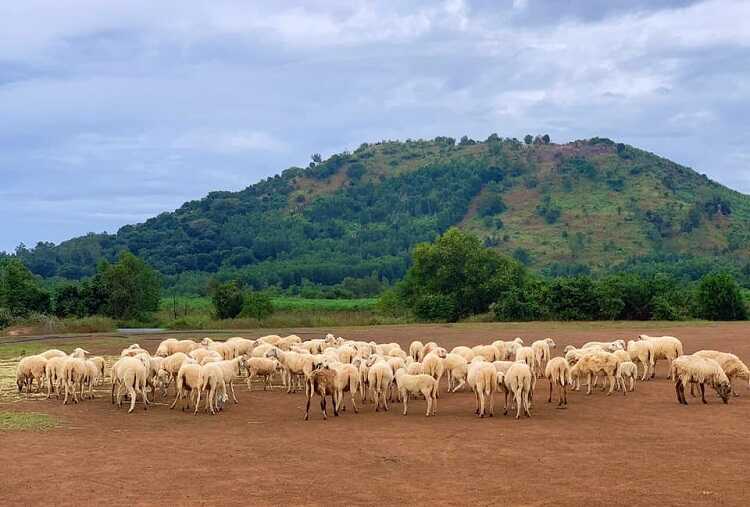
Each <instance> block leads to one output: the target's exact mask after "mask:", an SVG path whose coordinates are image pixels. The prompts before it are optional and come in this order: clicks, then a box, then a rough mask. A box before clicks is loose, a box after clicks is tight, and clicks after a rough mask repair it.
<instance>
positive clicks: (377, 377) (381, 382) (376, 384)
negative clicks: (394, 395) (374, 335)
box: [367, 356, 393, 412]
mask: <svg viewBox="0 0 750 507" xmlns="http://www.w3.org/2000/svg"><path fill="white" fill-rule="evenodd" d="M368 363H370V364H369V365H368V366H369V368H368V370H367V381H368V384H369V386H370V394H371V395H372V398H373V400H375V412H379V411H380V406H381V400H382V406H383V408H384V409H385V410H386V411H388V400H387V395H388V389H389V387H390V385H391V383H392V382H393V370H391V367H390V366H389V365H388V363H387V362H385V360H384V359H382V358H378V357H376V356H375V357H374V358H371V359H370V360H369V361H368Z"/></svg>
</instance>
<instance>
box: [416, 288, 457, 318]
mask: <svg viewBox="0 0 750 507" xmlns="http://www.w3.org/2000/svg"><path fill="white" fill-rule="evenodd" d="M414 313H415V314H416V316H417V317H418V318H420V319H424V320H444V321H449V322H452V321H455V320H456V318H457V314H456V305H455V303H454V302H453V300H452V299H451V298H450V296H448V295H446V294H424V295H422V296H420V297H419V298H418V299H417V301H416V302H415V305H414Z"/></svg>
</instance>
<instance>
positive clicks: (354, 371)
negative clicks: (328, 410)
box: [328, 362, 359, 414]
mask: <svg viewBox="0 0 750 507" xmlns="http://www.w3.org/2000/svg"><path fill="white" fill-rule="evenodd" d="M328 366H329V367H330V368H331V369H332V370H333V371H334V372H335V373H336V376H335V379H334V385H333V387H334V397H333V401H334V403H335V406H336V410H337V411H339V412H341V411H345V410H346V406H345V405H344V393H345V392H346V391H349V400H350V401H351V403H352V410H354V413H355V414H357V413H359V410H358V409H357V404H356V403H355V401H354V394H355V393H356V392H358V391H359V368H358V367H357V366H354V365H353V364H350V363H342V362H331V363H329V364H328Z"/></svg>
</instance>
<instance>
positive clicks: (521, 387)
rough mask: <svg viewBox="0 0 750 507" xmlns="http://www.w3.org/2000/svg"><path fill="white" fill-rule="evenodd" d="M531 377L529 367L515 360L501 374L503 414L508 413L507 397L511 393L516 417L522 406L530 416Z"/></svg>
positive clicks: (518, 415)
mask: <svg viewBox="0 0 750 507" xmlns="http://www.w3.org/2000/svg"><path fill="white" fill-rule="evenodd" d="M533 378H534V375H533V373H532V371H531V367H530V366H529V365H528V364H526V363H524V362H521V361H516V362H515V363H513V364H512V365H511V367H510V368H508V371H507V372H506V373H505V375H504V376H503V382H504V384H505V404H504V409H505V410H504V412H503V414H504V415H507V414H508V397H509V396H510V395H512V396H513V398H514V399H515V404H516V419H519V418H520V417H521V409H522V408H523V411H524V413H525V414H526V415H527V416H528V417H531V411H530V399H531V389H532V380H533Z"/></svg>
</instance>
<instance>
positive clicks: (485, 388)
mask: <svg viewBox="0 0 750 507" xmlns="http://www.w3.org/2000/svg"><path fill="white" fill-rule="evenodd" d="M466 382H467V384H469V387H471V390H472V391H473V392H474V397H475V401H476V409H475V410H474V413H475V414H476V415H478V416H479V417H484V416H485V415H486V414H487V410H486V407H485V404H486V403H489V415H490V417H492V416H494V415H495V388H496V385H497V370H495V366H494V365H493V364H492V363H488V362H487V361H485V360H484V358H483V357H475V358H474V359H472V361H471V363H469V369H468V372H467V374H466ZM487 398H488V399H487Z"/></svg>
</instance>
